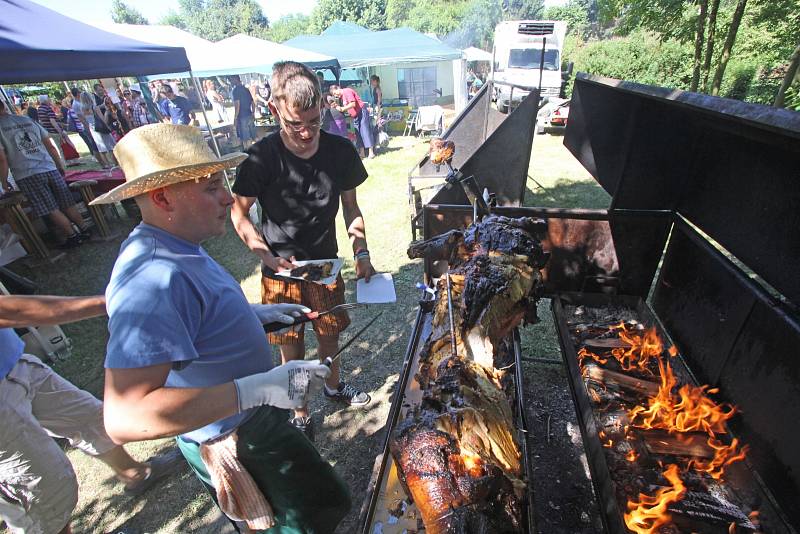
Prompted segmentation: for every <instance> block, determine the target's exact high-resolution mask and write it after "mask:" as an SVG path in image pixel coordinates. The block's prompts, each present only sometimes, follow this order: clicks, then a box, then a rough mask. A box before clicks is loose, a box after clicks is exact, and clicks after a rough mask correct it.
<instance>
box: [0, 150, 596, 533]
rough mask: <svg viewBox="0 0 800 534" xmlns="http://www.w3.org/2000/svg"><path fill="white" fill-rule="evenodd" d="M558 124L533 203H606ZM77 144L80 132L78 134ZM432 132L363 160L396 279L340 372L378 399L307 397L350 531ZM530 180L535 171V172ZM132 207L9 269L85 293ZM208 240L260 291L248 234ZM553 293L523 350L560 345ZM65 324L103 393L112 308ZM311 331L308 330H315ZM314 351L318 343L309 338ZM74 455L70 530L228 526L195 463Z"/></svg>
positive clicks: (78, 380) (384, 391) (384, 407)
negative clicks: (104, 230) (175, 469)
mask: <svg viewBox="0 0 800 534" xmlns="http://www.w3.org/2000/svg"><path fill="white" fill-rule="evenodd" d="M562 140H563V139H562V138H561V137H557V136H549V135H544V136H538V137H537V138H536V140H535V141H534V152H533V161H532V165H531V171H530V175H531V176H532V178H533V179H529V181H528V194H527V196H526V204H527V205H532V206H558V207H584V208H604V207H607V206H608V202H609V197H608V196H607V195H606V194H605V192H603V191H602V189H600V187H599V186H597V185H596V183H595V182H594V180H593V179H592V178H591V176H590V175H589V174H588V173H587V172H586V171H585V170H584V169H583V168H582V167H581V166H580V164H578V163H577V162H576V161H575V160H574V158H573V157H572V156H571V155H570V154H569V152H568V151H567V150H566V149H564V147H563V145H562ZM76 144H77V143H76ZM425 148H426V144H425V143H423V142H421V141H419V140H416V139H413V138H403V137H395V138H393V139H392V141H391V144H390V147H389V149H388V151H385V152H384V153H383V154H381V155H380V156H379V157H378V158H376V159H375V160H366V162H365V164H366V166H367V170H368V171H369V174H370V177H369V179H368V180H367V182H366V183H365V184H364V185H362V186H361V187H359V189H358V197H359V204H360V206H361V209H362V211H363V213H364V216H365V219H366V224H367V238H368V241H369V248H370V251H371V253H372V257H373V263H374V265H375V267H376V269H378V270H379V271H384V272H391V273H392V274H393V276H394V279H395V285H396V287H397V294H398V302H397V305H396V306H389V307H386V308H385V311H384V313H383V316H382V317H381V319H380V320H379V321H378V322H377V323H376V324H374V325H373V326H372V328H371V329H370V330H368V331H367V332H366V333H365V335H364V336H363V337H362V338H361V339H360V340H359V341H357V342H356V343H355V344H354V345H352V346H351V348H350V349H349V350H348V352H347V354H346V355H345V357H344V358H343V370H344V376H345V377H346V379H347V380H349V381H351V382H352V383H354V384H355V385H357V386H359V387H361V388H363V389H365V390H366V391H369V392H370V394H371V395H372V398H373V402H372V403H371V404H370V405H369V406H367V407H366V408H363V409H341V408H340V407H338V406H332V405H330V404H328V403H326V402H325V401H324V400H321V399H320V400H318V401H316V402H314V403H312V411H313V414H314V417H315V420H316V421H315V422H316V428H317V441H316V444H317V446H318V448H319V450H320V452H321V453H322V455H323V456H324V457H325V458H326V459H328V460H329V461H330V462H331V463H332V464H334V466H335V467H336V469H337V470H338V472H339V473H340V474H341V475H342V476H343V477H344V479H345V480H346V481H347V483H348V484H349V485H350V488H351V491H352V494H353V501H354V507H353V510H352V511H351V513H350V515H349V516H348V517H347V518H346V520H345V522H344V523H343V524H342V525H341V526H340V528H339V532H342V533H350V532H355V525H356V520H357V518H358V510H359V508H360V505H361V502H362V499H363V496H364V490H365V488H366V485H367V482H368V479H369V475H370V473H371V470H372V466H373V461H374V458H375V455H376V454H377V453H378V450H379V448H380V445H381V440H382V439H383V431H382V430H383V426H384V423H385V420H386V417H387V414H388V410H389V403H390V396H391V394H392V392H393V389H394V385H395V382H396V380H397V378H398V373H399V371H400V368H401V365H402V360H403V354H404V351H405V349H406V343H407V337H408V334H409V332H410V328H411V323H412V321H413V318H414V315H415V312H416V300H417V298H418V292H417V290H415V289H414V284H415V283H416V282H418V281H421V280H422V266H421V262H420V261H419V260H414V261H410V260H409V259H408V258H407V257H406V254H405V250H406V246H407V245H408V242H409V240H410V239H411V232H410V225H409V208H408V202H407V181H406V178H407V173H408V170H409V169H410V168H411V167H412V166H413V165H414V164H415V162H416V161H418V160H419V159H420V157H421V156H422V155H423V153H424V152H425ZM534 180H535V181H534ZM133 224H134V223H133V222H132V221H130V220H129V219H127V218H124V217H123V218H122V220H121V221H115V222H114V223H113V228H114V229H115V230H118V231H119V233H120V237H119V238H117V239H115V240H112V241H109V242H96V243H94V242H93V243H90V244H87V245H85V246H83V247H80V248H78V249H76V250H74V251H69V253H68V254H67V256H66V258H64V259H63V260H61V261H59V262H57V263H56V264H53V265H44V266H39V267H36V268H35V269H31V268H27V267H25V266H24V265H22V262H17V264H15V265H12V269H13V270H14V271H16V272H18V273H19V274H21V275H23V276H27V277H28V278H30V279H32V280H34V281H35V282H36V283H37V284H38V292H39V293H41V294H56V295H87V294H94V293H101V292H103V290H104V288H105V285H106V283H107V281H108V278H109V275H110V272H111V268H112V266H113V263H114V261H115V259H116V254H117V251H118V248H119V244H120V242H121V240H122V239H123V237H124V236H126V235H127V233H128V232H129V231H130V229H131V228H132V227H133ZM337 228H338V236H339V243H340V246H341V251H340V255H341V256H342V257H344V258H346V259H347V258H349V257H350V251H349V244H348V242H347V236H346V233H345V229H344V223H343V221H342V220H341V217H340V218H339V221H337ZM205 246H206V248H207V250H208V252H209V253H210V254H211V256H212V257H214V258H215V259H216V260H217V261H219V262H220V263H221V264H222V265H223V266H224V267H225V268H226V269H228V270H229V271H230V272H231V273H232V274H233V276H234V277H235V278H236V279H237V280H239V281H240V282H241V284H242V288H243V290H244V292H245V294H246V295H247V297H248V299H249V300H250V301H251V302H258V301H259V299H260V286H259V281H260V276H259V269H258V264H257V262H256V260H255V256H254V255H253V254H251V253H250V252H249V251H248V250H247V249H246V248H245V246H244V245H243V244H242V243H241V241H240V240H239V239H238V237H237V236H236V235H235V233H234V232H233V229H232V228H230V227H229V229H228V233H227V234H226V235H225V236H223V237H220V238H215V239H213V240H210V241H209V242H207V243H206V244H205ZM343 275H344V277H345V280H347V292H348V294H347V299H348V300H349V301H352V300H355V295H354V294H353V291H354V282H353V278H354V273H353V268H352V262H350V261H347V262H346V267H345V269H344V270H343ZM546 307H547V303H544V302H543V303H542V312H541V313H540V315H541V317H542V319H543V323H542V325H539V326H537V327H535V329H528V332H526V336H525V338H526V339H525V346H526V351H527V350H530V353H531V355H536V356H545V355H546V354H550V355H551V356H554V355H555V354H556V353H557V352H556V351H557V342H556V339H555V337H554V335H553V329H552V324H551V322H550V320H549V319H550V315H549V313H548V312H547V311H546ZM370 316H371V312H370V311H367V312H364V311H355V312H354V313H352V315H351V317H352V318H353V323H354V324H353V327H352V328H351V329H350V330H349V331H348V332H346V333H345V334H344V338H345V339H346V338H348V337H349V333H350V332H354V331H355V330H356V329H357V328H358V327H359V326H360V325H361V324H363V323H365V322H366V320H368V319H369V317H370ZM64 330H65V331H66V333H67V334H68V335H69V336H70V338H71V339H72V340H73V344H74V350H73V355H72V357H71V358H70V359H68V360H66V361H63V362H57V363H56V364H54V367H55V369H56V370H57V371H58V372H59V373H61V374H62V375H63V376H64V377H66V378H67V379H69V380H71V381H72V382H73V383H75V384H76V385H78V386H79V387H81V388H84V389H87V390H88V391H91V392H92V393H94V394H95V395H97V396H101V395H102V388H103V357H104V351H105V343H106V340H107V333H106V320H105V319H95V320H90V321H84V322H82V323H78V324H74V325H67V326H65V327H64ZM309 337H310V338H313V336H309ZM308 348H309V355H311V354H313V352H314V343H313V342H311V341H309V342H308ZM171 444H172V441H171V440H159V441H153V442H146V443H140V444H132V445H129V446H127V447H126V448H127V449H128V450H129V451H130V452H131V453H132V454H133V455H134V456H135V457H137V458H141V459H144V458H147V457H148V456H149V455H151V454H153V453H155V452H157V451H159V450H162V449H164V448H166V447H169V446H171ZM69 457H70V459H71V461H72V462H73V465H74V466H75V469H76V472H77V474H78V479H79V480H80V482H81V490H80V501H79V503H78V506H77V508H76V510H75V514H74V522H73V531H74V532H76V533H78V532H110V531H113V530H114V529H119V528H121V527H130V528H133V529H136V530H137V531H139V532H151V533H152V532H159V533H168V532H169V533H172V532H209V533H211V532H221V531H222V529H223V527H225V526H226V525H225V522H224V521H223V520H221V519H220V517H219V514H218V512H217V511H216V508H215V506H214V505H213V503H212V501H211V500H210V498H209V497H208V496H207V494H206V493H205V492H204V490H203V488H202V487H201V485H200V484H199V482H197V481H196V480H195V478H194V476H193V475H191V474H189V473H184V474H183V475H182V476H181V477H175V478H173V479H172V480H170V481H168V482H166V483H164V484H162V485H160V486H159V487H157V488H156V489H154V490H152V491H150V492H149V493H147V494H145V495H144V496H142V497H139V498H130V497H127V496H125V495H124V494H123V492H122V490H121V488H120V487H119V486H118V485H116V484H115V481H114V479H113V477H112V476H111V472H110V470H108V469H107V468H105V467H104V466H103V465H102V464H100V463H99V462H96V461H93V460H91V459H89V458H87V457H85V456H83V455H82V454H80V453H78V452H75V451H70V452H69Z"/></svg>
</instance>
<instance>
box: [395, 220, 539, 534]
mask: <svg viewBox="0 0 800 534" xmlns="http://www.w3.org/2000/svg"><path fill="white" fill-rule="evenodd" d="M538 227H539V223H538V222H537V221H535V220H533V219H508V218H505V217H487V218H486V219H484V220H483V221H482V222H480V223H478V224H475V225H473V226H471V227H470V228H468V229H467V230H466V231H465V232H464V233H449V234H448V235H446V236H444V237H443V236H440V237H438V238H434V239H432V240H429V241H425V242H419V243H414V244H412V246H411V247H410V248H409V256H410V257H420V256H422V255H426V256H428V257H434V258H442V259H444V258H446V259H448V261H449V264H450V271H449V274H450V277H449V278H450V280H451V284H452V287H451V288H450V290H449V291H448V289H447V287H446V286H445V285H444V281H443V280H440V281H439V286H438V291H437V302H436V304H435V306H434V312H433V319H432V328H431V333H430V334H429V336H428V338H427V339H426V340H425V341H424V343H425V345H424V349H423V353H422V354H421V356H420V366H419V372H418V373H417V375H416V376H415V380H417V382H418V383H419V385H420V388H421V390H422V392H423V395H422V398H423V400H422V403H421V404H420V406H418V407H416V408H415V409H413V410H411V411H410V412H409V413H408V415H407V416H406V419H405V420H404V421H403V422H401V423H400V424H399V425H398V427H397V430H396V431H395V432H394V433H393V435H392V436H391V438H390V450H391V453H392V456H393V457H394V459H395V461H396V463H397V466H398V470H399V472H400V475H401V480H402V481H403V483H404V484H405V485H406V487H407V490H408V495H409V496H411V498H412V499H413V500H414V503H415V504H416V505H417V508H418V509H419V511H420V515H421V517H422V521H423V522H424V524H425V531H426V532H428V533H429V534H439V533H456V532H459V533H460V532H472V531H476V532H477V531H480V532H484V531H486V532H518V531H520V529H521V528H522V517H521V498H522V495H523V492H524V487H525V483H524V482H523V480H522V476H523V475H522V465H521V458H520V451H519V447H518V445H517V443H516V439H515V436H514V425H513V418H512V412H511V406H510V404H509V399H508V398H507V397H506V395H505V393H504V391H503V387H502V381H503V378H504V371H501V370H498V369H496V368H495V366H494V361H495V358H496V357H498V355H499V354H500V352H501V346H502V345H503V340H504V338H505V337H506V336H507V335H508V334H509V332H510V331H511V329H513V328H514V327H515V326H517V325H518V324H519V323H520V322H521V321H522V320H523V319H527V320H533V319H534V318H535V304H536V302H535V295H536V290H537V289H538V287H539V285H540V281H541V274H540V273H539V269H540V268H541V267H542V266H543V265H544V261H546V257H545V255H544V254H543V253H542V250H541V245H540V244H539V241H538V239H536V237H535V236H534V235H533V234H532V233H531V232H532V231H533V230H535V229H537V228H538ZM448 293H449V294H450V295H451V300H452V309H453V317H452V325H451V319H450V314H449V306H448V299H447V296H448ZM532 311H533V313H532ZM451 326H452V331H453V333H454V339H453V336H452V335H451ZM451 341H455V343H454V345H455V351H453V344H451Z"/></svg>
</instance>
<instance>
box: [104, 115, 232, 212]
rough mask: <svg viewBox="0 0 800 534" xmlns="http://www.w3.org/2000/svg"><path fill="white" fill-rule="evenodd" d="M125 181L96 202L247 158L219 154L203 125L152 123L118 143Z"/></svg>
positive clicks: (199, 175) (117, 153) (116, 152)
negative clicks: (206, 134)
mask: <svg viewBox="0 0 800 534" xmlns="http://www.w3.org/2000/svg"><path fill="white" fill-rule="evenodd" d="M114 156H116V158H117V161H118V162H119V165H120V167H122V171H123V172H124V173H125V183H124V184H122V185H120V186H117V187H115V188H114V189H112V190H111V191H109V192H108V193H106V194H104V195H101V196H99V197H97V198H96V199H95V200H93V201H92V204H111V203H112V202H119V201H120V200H124V199H126V198H132V197H135V196H137V195H141V194H143V193H147V192H148V191H152V190H153V189H158V188H160V187H166V186H168V185H173V184H177V183H180V182H185V181H187V180H194V179H199V178H203V177H205V176H208V175H209V174H213V173H215V172H219V171H221V170H223V169H230V168H232V167H236V166H237V165H238V164H239V163H241V162H242V161H244V160H245V158H247V154H245V153H243V152H234V153H232V154H226V155H224V156H222V157H221V158H218V157H217V156H216V155H215V154H214V153H213V152H212V151H211V149H210V148H209V147H208V145H207V144H206V142H205V140H204V139H203V134H202V132H200V130H199V129H197V128H194V127H192V126H183V125H181V124H148V125H145V126H142V127H140V128H135V129H134V130H131V131H130V132H129V133H128V134H127V135H126V136H125V137H123V138H122V140H120V142H119V143H117V146H116V147H114Z"/></svg>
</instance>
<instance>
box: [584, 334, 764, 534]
mask: <svg viewBox="0 0 800 534" xmlns="http://www.w3.org/2000/svg"><path fill="white" fill-rule="evenodd" d="M606 324H607V326H604V327H602V328H601V327H598V326H597V325H596V324H595V323H589V324H588V325H586V324H575V323H573V325H572V329H573V332H574V334H573V336H574V340H575V344H576V345H577V347H576V348H578V352H577V354H578V363H579V368H580V369H581V373H582V376H583V378H584V381H585V385H586V388H587V392H588V393H589V396H590V398H591V399H593V401H594V405H595V406H596V408H595V409H596V410H598V412H599V413H601V414H603V413H605V411H606V410H608V409H609V408H610V409H612V410H620V409H622V410H624V414H625V417H624V418H623V417H620V416H619V414H617V416H616V417H617V418H619V419H620V420H623V419H624V420H625V421H626V423H625V425H626V426H625V428H624V431H623V432H619V430H618V429H616V430H615V433H614V434H613V439H612V437H611V436H609V435H606V432H605V431H599V432H598V438H599V440H600V443H601V445H603V446H604V447H606V448H608V449H609V452H608V453H606V454H616V455H619V456H618V458H619V459H620V460H623V459H624V460H625V462H624V464H627V465H630V466H631V468H633V469H636V466H637V464H638V463H639V462H643V461H644V462H646V461H648V459H647V458H642V456H641V454H640V453H644V452H646V453H649V455H656V456H669V457H671V459H672V460H671V461H672V462H673V463H671V464H670V465H669V466H668V467H667V469H666V470H665V471H664V472H663V477H664V478H665V479H666V480H667V481H668V482H669V484H670V485H669V486H665V487H663V488H660V489H658V490H657V491H655V493H652V492H646V493H644V492H643V493H640V494H639V496H638V498H636V497H631V496H630V495H631V494H632V493H633V491H628V492H627V493H628V504H627V513H625V514H624V520H625V524H626V525H627V527H628V528H629V529H630V530H631V531H633V532H635V533H637V534H646V533H648V534H649V533H655V532H659V531H660V528H661V527H662V526H665V525H667V524H669V523H671V522H672V514H671V513H670V510H672V511H673V512H675V511H677V512H676V513H678V514H679V515H681V514H682V515H683V516H686V517H692V518H693V519H696V520H702V519H704V518H705V520H707V521H712V520H713V521H714V522H717V523H722V524H725V525H727V524H729V523H730V522H731V521H734V523H735V524H738V525H739V526H742V527H744V528H750V527H752V523H751V522H749V521H745V520H746V518H744V519H745V520H743V517H744V516H743V512H741V510H740V509H738V508H737V507H736V506H735V505H731V504H730V503H727V502H725V503H723V504H719V502H717V501H715V500H714V498H715V497H712V496H711V495H708V496H707V498H706V500H705V501H703V500H702V499H699V498H697V497H696V496H697V495H700V494H702V492H700V493H698V492H697V491H694V490H695V489H699V488H701V487H704V486H708V485H712V484H713V481H714V480H717V481H718V480H720V479H721V478H722V477H723V475H724V472H725V468H726V467H727V466H729V465H730V464H731V463H733V462H736V461H739V460H742V459H744V457H745V455H746V452H747V446H741V445H740V444H739V442H738V440H736V439H730V438H728V437H727V427H726V423H727V422H728V421H729V420H730V419H731V418H732V417H733V416H734V415H735V414H736V412H737V410H736V408H735V407H734V406H731V405H729V404H724V403H717V402H715V401H714V400H713V399H712V398H711V397H710V395H713V394H714V393H717V390H716V389H714V388H709V386H695V385H693V384H690V383H683V384H681V383H679V380H678V378H677V377H676V375H675V373H674V371H673V368H672V365H671V364H670V360H671V358H672V357H674V356H676V355H677V350H676V349H675V347H670V348H669V349H668V350H664V345H663V343H662V341H661V339H660V337H659V335H658V333H657V331H656V329H655V328H644V327H643V326H642V325H640V324H638V323H636V322H634V321H618V322H617V323H613V324H609V323H606ZM650 377H654V379H655V380H657V381H653V380H648V378H650ZM600 419H601V420H602V419H603V416H600ZM618 439H625V440H634V441H630V442H629V443H631V444H632V445H633V444H634V443H635V442H640V443H642V444H643V445H644V448H641V447H640V448H638V449H636V448H625V447H617V446H616V445H615V441H614V440H618ZM646 456H648V454H646ZM615 465H617V466H619V468H620V469H623V470H627V469H629V468H624V467H622V464H620V463H619V461H618V463H616V464H615ZM681 471H683V473H684V474H681ZM682 477H685V478H684V479H683V480H682ZM703 477H707V478H703ZM686 480H689V481H691V483H692V488H693V490H692V491H691V492H689V493H690V494H691V495H692V498H693V500H694V501H697V502H702V504H697V502H693V503H685V504H684V503H683V499H684V498H685V496H686V495H687V491H688V489H687V482H686ZM703 480H705V481H707V482H702V481H703ZM695 486H698V488H695ZM634 491H635V490H634ZM706 501H708V502H706ZM711 501H714V502H713V503H711V504H709V502H711ZM728 510H730V512H729V511H728ZM734 517H735V519H732V518H734Z"/></svg>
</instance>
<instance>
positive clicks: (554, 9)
mask: <svg viewBox="0 0 800 534" xmlns="http://www.w3.org/2000/svg"><path fill="white" fill-rule="evenodd" d="M542 17H543V18H544V19H546V20H563V21H564V22H566V23H567V33H568V34H569V35H578V36H582V37H583V36H585V35H586V34H587V33H588V31H589V2H588V1H586V0H569V2H567V3H566V4H564V5H563V6H550V7H548V8H547V9H545V11H544V14H543V15H542Z"/></svg>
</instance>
